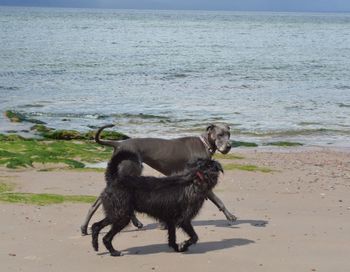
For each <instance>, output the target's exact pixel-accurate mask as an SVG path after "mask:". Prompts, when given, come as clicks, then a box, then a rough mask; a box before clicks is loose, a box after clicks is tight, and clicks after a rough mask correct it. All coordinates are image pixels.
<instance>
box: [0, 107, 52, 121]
mask: <svg viewBox="0 0 350 272" xmlns="http://www.w3.org/2000/svg"><path fill="white" fill-rule="evenodd" d="M5 116H6V117H7V118H8V119H9V120H10V121H11V122H14V123H21V122H29V123H34V124H46V123H45V122H43V121H40V120H37V119H33V118H28V117H27V116H26V115H25V114H23V113H20V112H18V111H13V110H7V111H5Z"/></svg>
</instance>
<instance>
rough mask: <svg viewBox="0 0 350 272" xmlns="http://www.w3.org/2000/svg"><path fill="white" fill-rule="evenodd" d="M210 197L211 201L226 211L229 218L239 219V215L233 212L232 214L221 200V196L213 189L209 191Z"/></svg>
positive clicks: (232, 219) (231, 219)
mask: <svg viewBox="0 0 350 272" xmlns="http://www.w3.org/2000/svg"><path fill="white" fill-rule="evenodd" d="M208 198H209V199H210V201H211V202H213V203H214V204H215V206H216V207H218V208H219V210H220V211H222V212H223V213H224V215H225V216H226V218H227V220H229V221H231V222H234V221H236V220H237V217H236V216H234V215H233V214H231V213H230V212H229V211H228V210H227V209H226V207H225V205H224V203H223V202H222V201H221V199H220V198H218V197H217V196H216V195H215V194H214V193H213V191H210V192H209V193H208Z"/></svg>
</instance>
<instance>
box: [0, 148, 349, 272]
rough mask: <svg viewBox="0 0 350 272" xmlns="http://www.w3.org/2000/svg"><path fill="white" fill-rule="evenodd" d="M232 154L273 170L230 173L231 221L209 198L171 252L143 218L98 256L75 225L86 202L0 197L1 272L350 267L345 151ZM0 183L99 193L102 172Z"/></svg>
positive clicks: (16, 175)
mask: <svg viewBox="0 0 350 272" xmlns="http://www.w3.org/2000/svg"><path fill="white" fill-rule="evenodd" d="M233 151H234V152H235V153H236V154H241V155H242V156H244V159H243V160H235V161H234V162H235V163H246V164H255V165H258V166H265V167H269V168H272V169H273V170H275V171H274V172H272V173H261V172H247V171H227V172H226V173H225V175H224V176H223V178H222V179H221V182H220V185H219V186H218V187H217V188H216V192H217V194H218V195H219V196H220V197H221V198H222V199H223V200H224V202H225V204H226V206H227V207H228V208H229V209H230V210H232V211H233V212H234V214H235V215H237V216H238V218H239V219H238V221H237V222H236V223H235V224H233V225H232V226H230V225H228V224H227V221H226V220H225V219H224V216H223V215H222V214H221V212H219V211H218V210H217V209H216V207H215V206H214V205H213V204H211V203H209V202H207V203H206V204H205V205H204V207H203V209H202V211H201V213H200V215H199V216H198V217H197V218H195V220H194V222H193V223H194V226H195V230H196V231H197V233H198V235H199V238H200V241H199V243H198V244H197V245H195V246H193V247H191V248H190V250H189V252H187V253H174V252H172V250H170V249H169V248H168V247H167V245H166V232H165V231H163V230H159V229H158V228H157V225H156V224H155V223H154V221H152V220H151V219H149V218H147V217H145V216H139V218H140V219H141V220H142V221H143V222H144V223H145V225H146V227H145V228H144V230H141V231H138V230H135V228H134V227H133V226H129V227H128V229H126V230H124V231H123V232H122V233H120V234H119V235H118V236H116V238H115V239H114V245H115V246H116V248H118V249H119V250H122V251H123V253H124V256H123V257H117V258H113V257H110V256H109V255H108V254H107V253H106V250H105V249H104V247H103V245H101V246H100V247H101V251H100V253H97V254H96V253H95V252H94V251H93V250H92V247H91V236H84V237H82V236H81V235H80V229H79V226H80V224H81V222H82V221H83V218H84V216H85V214H86V212H87V209H88V208H89V205H88V204H69V203H66V204H60V205H51V206H32V205H22V204H8V203H0V218H1V224H0V271H33V272H38V271H225V272H227V271H236V272H237V271H269V272H273V271H279V272H280V271H344V272H345V271H350V257H349V256H350V197H349V196H350V153H348V152H342V151H341V150H331V149H325V148H312V149H310V148H298V149H275V150H249V151H246V150H240V149H238V150H237V149H236V150H233ZM223 162H225V163H227V162H229V161H226V160H225V161H223ZM147 173H153V172H152V171H150V170H149V169H147V170H146V174H147ZM0 181H1V182H6V181H8V182H12V183H15V184H16V185H17V188H16V190H17V191H23V192H32V193H40V192H46V193H59V194H89V195H97V194H98V193H99V192H100V191H101V190H102V188H103V186H104V180H103V173H94V172H83V173H78V172H73V171H56V172H37V171H36V170H25V171H9V170H7V169H1V170H0ZM101 216H102V213H101V212H100V213H99V214H98V215H97V216H95V217H93V221H96V220H97V219H99V218H101ZM178 233H179V235H178V240H179V241H181V240H183V239H184V238H185V236H184V235H183V234H182V233H181V232H180V231H178Z"/></svg>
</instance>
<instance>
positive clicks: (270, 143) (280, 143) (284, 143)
mask: <svg viewBox="0 0 350 272" xmlns="http://www.w3.org/2000/svg"><path fill="white" fill-rule="evenodd" d="M264 145H272V146H281V147H290V146H302V145H303V144H302V143H297V142H286V141H280V142H269V143H266V144H264Z"/></svg>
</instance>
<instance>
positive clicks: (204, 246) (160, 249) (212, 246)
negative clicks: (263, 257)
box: [123, 238, 255, 255]
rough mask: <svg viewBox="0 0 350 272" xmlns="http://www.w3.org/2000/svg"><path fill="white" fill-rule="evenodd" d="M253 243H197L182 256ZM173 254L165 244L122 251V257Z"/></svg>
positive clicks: (244, 240)
mask: <svg viewBox="0 0 350 272" xmlns="http://www.w3.org/2000/svg"><path fill="white" fill-rule="evenodd" d="M252 243H255V242H254V241H253V240H248V239H241V238H233V239H223V240H221V241H210V242H199V243H198V244H196V245H193V246H191V247H190V249H189V250H188V251H187V252H184V253H183V254H202V253H206V252H211V251H216V250H222V249H228V248H233V247H237V246H244V245H248V244H252ZM164 252H169V253H174V251H173V250H172V249H171V248H169V247H168V245H167V244H164V243H163V244H153V245H146V246H138V247H131V248H128V249H126V250H125V251H124V250H123V254H124V255H150V254H157V253H164Z"/></svg>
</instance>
